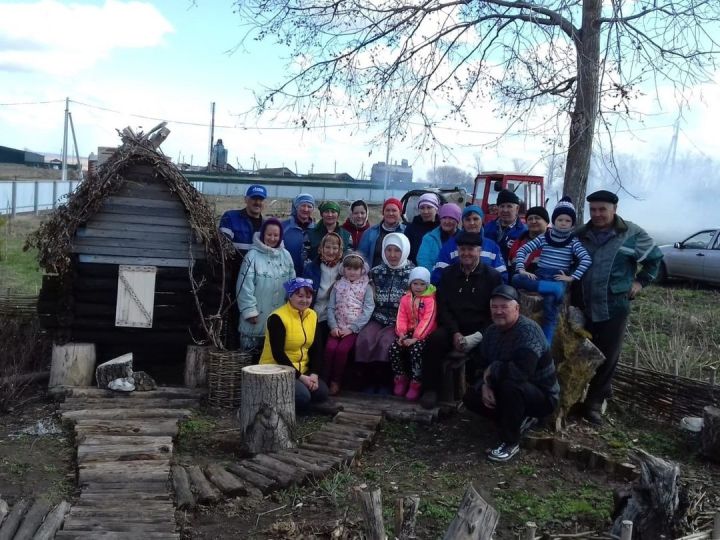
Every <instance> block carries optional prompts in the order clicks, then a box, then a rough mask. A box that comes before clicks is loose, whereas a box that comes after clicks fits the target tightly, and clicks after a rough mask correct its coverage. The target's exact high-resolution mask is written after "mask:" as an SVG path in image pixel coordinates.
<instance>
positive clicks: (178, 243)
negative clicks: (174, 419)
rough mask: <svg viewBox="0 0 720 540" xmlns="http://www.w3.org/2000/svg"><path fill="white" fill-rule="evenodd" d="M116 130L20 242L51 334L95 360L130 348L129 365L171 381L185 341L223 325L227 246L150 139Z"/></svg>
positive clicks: (216, 333)
mask: <svg viewBox="0 0 720 540" xmlns="http://www.w3.org/2000/svg"><path fill="white" fill-rule="evenodd" d="M121 139H122V142H123V144H122V146H120V147H119V148H118V150H117V151H116V152H115V153H114V154H113V155H112V156H111V157H110V158H109V159H108V160H107V161H106V162H105V163H104V164H103V165H101V166H100V167H99V168H98V171H97V174H96V175H94V176H92V177H91V178H89V179H87V180H85V181H84V182H82V183H81V184H80V185H79V186H78V188H77V189H76V191H75V192H74V193H73V194H72V195H70V196H69V198H68V200H67V203H66V204H64V205H62V206H61V207H59V208H58V210H57V211H55V212H54V213H53V214H52V215H51V216H50V218H49V219H48V220H47V221H45V222H44V223H43V224H42V225H41V227H40V228H39V229H38V231H37V232H36V233H35V234H34V235H33V236H32V237H31V238H30V240H29V242H28V243H29V245H31V246H35V247H37V249H38V258H39V263H40V266H41V267H42V268H43V270H44V271H45V273H46V275H45V276H44V278H43V286H42V290H41V293H40V298H39V301H38V311H39V313H40V318H41V321H42V323H43V326H44V327H45V328H47V329H48V330H49V331H52V332H53V334H54V339H55V341H56V342H57V343H68V342H71V343H72V342H85V343H93V344H95V350H96V356H97V361H98V363H100V362H102V361H105V360H108V359H110V358H113V357H115V356H118V355H121V354H125V353H128V352H132V353H133V356H134V358H135V365H136V369H144V370H145V371H147V372H148V373H150V374H151V375H152V376H155V377H159V378H160V379H161V380H163V381H165V382H177V381H178V380H181V378H182V363H183V361H184V359H185V349H186V346H187V345H190V344H194V343H198V342H205V343H207V342H208V334H212V337H213V338H214V339H211V340H210V341H211V342H212V341H215V342H216V343H215V344H217V339H218V338H219V337H220V336H221V334H222V331H221V329H220V326H221V317H220V314H221V311H222V309H223V301H222V299H224V298H225V299H226V298H227V292H226V288H225V287H223V283H224V281H225V268H224V265H225V260H226V258H227V257H228V256H230V255H231V254H232V245H231V244H230V243H229V242H228V241H227V240H226V239H225V238H224V237H223V236H222V235H221V234H220V233H219V232H218V229H217V224H216V220H215V216H214V213H213V209H212V207H211V206H210V205H209V204H208V203H207V201H206V200H205V199H204V197H203V196H202V195H201V194H200V193H199V192H198V191H197V190H196V189H195V188H194V187H193V186H192V185H191V184H190V183H189V182H188V181H187V179H185V178H184V177H183V176H182V174H181V173H180V172H179V171H178V170H177V168H176V167H175V166H174V165H173V164H172V163H171V162H170V160H169V159H168V158H166V157H165V156H164V155H163V154H162V153H161V152H159V150H157V149H156V147H155V144H154V143H153V142H152V140H151V139H152V138H148V137H147V136H144V135H142V134H135V133H133V132H132V131H131V130H129V129H125V130H123V132H122V133H121ZM208 330H209V332H208Z"/></svg>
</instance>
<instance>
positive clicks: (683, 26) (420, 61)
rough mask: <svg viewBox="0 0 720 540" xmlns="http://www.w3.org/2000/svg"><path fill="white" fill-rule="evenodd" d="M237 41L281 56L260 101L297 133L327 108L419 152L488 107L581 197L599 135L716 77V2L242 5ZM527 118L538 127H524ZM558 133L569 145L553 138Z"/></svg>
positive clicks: (356, 0) (315, 0)
mask: <svg viewBox="0 0 720 540" xmlns="http://www.w3.org/2000/svg"><path fill="white" fill-rule="evenodd" d="M235 5H236V11H237V13H238V14H239V16H240V17H241V18H242V20H243V22H244V24H245V25H246V32H245V34H244V37H243V39H256V40H271V41H275V42H277V43H280V44H282V45H284V46H286V47H288V48H289V50H290V53H291V61H290V64H289V68H288V71H287V78H286V79H285V80H284V81H282V82H280V83H278V84H277V85H275V86H271V87H270V90H269V91H268V92H267V93H266V94H265V95H262V96H259V98H258V106H259V108H260V109H261V110H263V109H264V108H266V107H273V108H275V107H278V106H279V107H286V108H289V109H290V110H292V111H293V112H294V113H295V115H296V121H297V122H298V123H299V124H300V125H307V124H308V123H321V122H324V121H325V118H326V116H327V115H328V114H330V113H333V114H336V115H337V116H339V117H341V118H343V117H345V118H348V120H350V119H352V120H361V121H367V122H369V123H371V124H372V123H380V124H381V125H386V123H387V120H388V119H391V120H392V122H391V123H390V126H389V127H387V128H385V129H386V132H385V134H388V133H387V130H389V131H390V134H391V135H394V136H398V137H405V136H407V135H408V133H409V128H410V126H411V125H412V126H413V128H414V129H417V128H416V126H419V128H421V129H422V130H423V135H422V136H421V137H420V138H419V139H418V140H416V141H415V142H416V144H417V146H418V148H427V147H429V146H431V145H432V144H434V143H436V142H438V141H441V137H440V136H439V135H438V133H437V131H436V129H435V128H436V126H438V124H439V123H441V122H443V121H444V120H446V119H448V118H452V119H456V120H459V121H461V122H464V123H466V124H467V125H468V126H470V125H472V121H473V119H472V116H471V115H472V114H473V113H474V112H475V111H476V110H477V109H479V108H482V107H485V108H486V107H487V101H488V98H492V99H493V100H494V103H495V104H496V105H495V106H494V109H493V112H494V114H495V115H496V116H497V117H499V118H503V119H505V120H506V121H507V124H508V126H509V128H508V130H509V131H512V132H517V131H524V132H526V133H527V132H533V133H536V134H537V133H545V135H546V137H547V140H548V141H553V142H555V141H558V140H559V141H560V143H559V147H560V148H562V151H563V152H564V153H565V168H564V169H565V173H564V174H565V176H564V189H563V191H564V192H565V193H566V194H568V195H570V196H571V197H572V198H573V199H574V200H576V201H580V200H582V199H583V198H584V196H585V191H586V188H587V181H588V172H589V169H590V163H591V156H592V150H593V139H594V137H595V135H596V133H597V131H598V127H599V126H602V127H603V128H608V129H610V127H611V126H612V125H614V124H616V123H617V122H618V121H620V120H621V119H622V118H623V117H627V116H628V115H629V114H631V113H632V108H633V102H634V100H635V98H637V97H638V96H639V95H640V93H641V92H643V90H644V88H646V86H644V85H651V86H652V85H655V87H657V86H658V85H660V84H665V83H667V84H668V86H669V87H670V89H671V90H670V93H671V94H673V95H674V96H678V97H680V99H682V95H683V92H684V90H685V89H686V88H688V87H691V86H693V85H695V84H697V83H698V82H702V81H706V80H711V79H712V75H713V72H714V70H715V67H716V66H715V55H716V54H717V53H718V51H719V50H720V47H718V43H717V41H716V40H717V36H719V35H720V32H718V28H719V27H720V23H719V21H720V2H718V0H644V1H642V0H641V1H638V0H573V1H569V0H542V1H541V0H536V1H535V2H533V1H529V0H527V1H526V0H482V1H480V0H458V1H447V0H425V1H423V2H418V1H413V0H386V1H385V2H377V1H375V0H238V1H237V2H236V4H235ZM530 122H535V123H536V124H537V126H536V127H535V128H533V127H531V124H530ZM563 131H565V133H566V135H565V136H564V137H559V136H558V133H561V132H563Z"/></svg>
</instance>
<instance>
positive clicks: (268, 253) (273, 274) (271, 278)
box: [235, 218, 295, 354]
mask: <svg viewBox="0 0 720 540" xmlns="http://www.w3.org/2000/svg"><path fill="white" fill-rule="evenodd" d="M282 236H283V229H282V224H281V223H280V221H279V220H277V219H275V218H269V219H267V220H266V221H265V222H264V223H263V224H262V227H261V228H260V230H259V231H258V232H257V233H255V235H254V236H253V244H252V247H251V248H250V250H249V251H248V253H247V255H245V259H244V260H243V262H242V265H241V266H240V272H239V273H238V280H237V285H236V287H235V294H236V297H237V303H238V309H239V310H240V325H239V327H238V330H239V332H240V348H241V350H243V351H249V352H253V353H256V354H259V353H260V352H261V350H262V346H263V340H264V338H265V323H266V322H267V318H268V315H270V314H271V313H272V312H273V311H275V310H276V309H277V308H279V307H280V306H282V305H283V304H284V303H285V290H284V289H283V283H285V282H286V281H287V280H289V279H292V278H294V277H295V267H294V265H293V260H292V257H291V255H290V253H289V252H288V251H287V250H286V249H285V247H284V245H283V240H282Z"/></svg>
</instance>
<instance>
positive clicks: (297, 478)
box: [248, 454, 308, 483]
mask: <svg viewBox="0 0 720 540" xmlns="http://www.w3.org/2000/svg"><path fill="white" fill-rule="evenodd" d="M248 461H249V462H251V463H258V464H260V465H262V466H264V467H272V468H273V469H275V470H278V471H281V472H282V473H284V474H287V475H289V476H291V477H292V478H293V481H294V482H297V483H302V482H303V481H304V480H305V478H307V476H308V471H307V470H304V469H302V468H299V467H296V466H295V465H289V464H287V463H284V462H282V461H280V460H278V459H275V458H274V457H271V456H270V455H269V454H258V455H257V456H254V457H253V458H252V459H250V460H248Z"/></svg>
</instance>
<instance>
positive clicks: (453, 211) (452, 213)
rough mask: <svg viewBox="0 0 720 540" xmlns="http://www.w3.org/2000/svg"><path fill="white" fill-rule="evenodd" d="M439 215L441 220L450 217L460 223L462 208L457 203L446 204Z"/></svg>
mask: <svg viewBox="0 0 720 540" xmlns="http://www.w3.org/2000/svg"><path fill="white" fill-rule="evenodd" d="M438 215H439V216H440V219H442V218H445V217H449V218H452V219H454V220H455V221H457V222H458V223H460V220H461V218H462V210H460V207H459V206H458V205H457V204H455V203H445V204H443V205H442V206H441V207H440V212H438Z"/></svg>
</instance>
